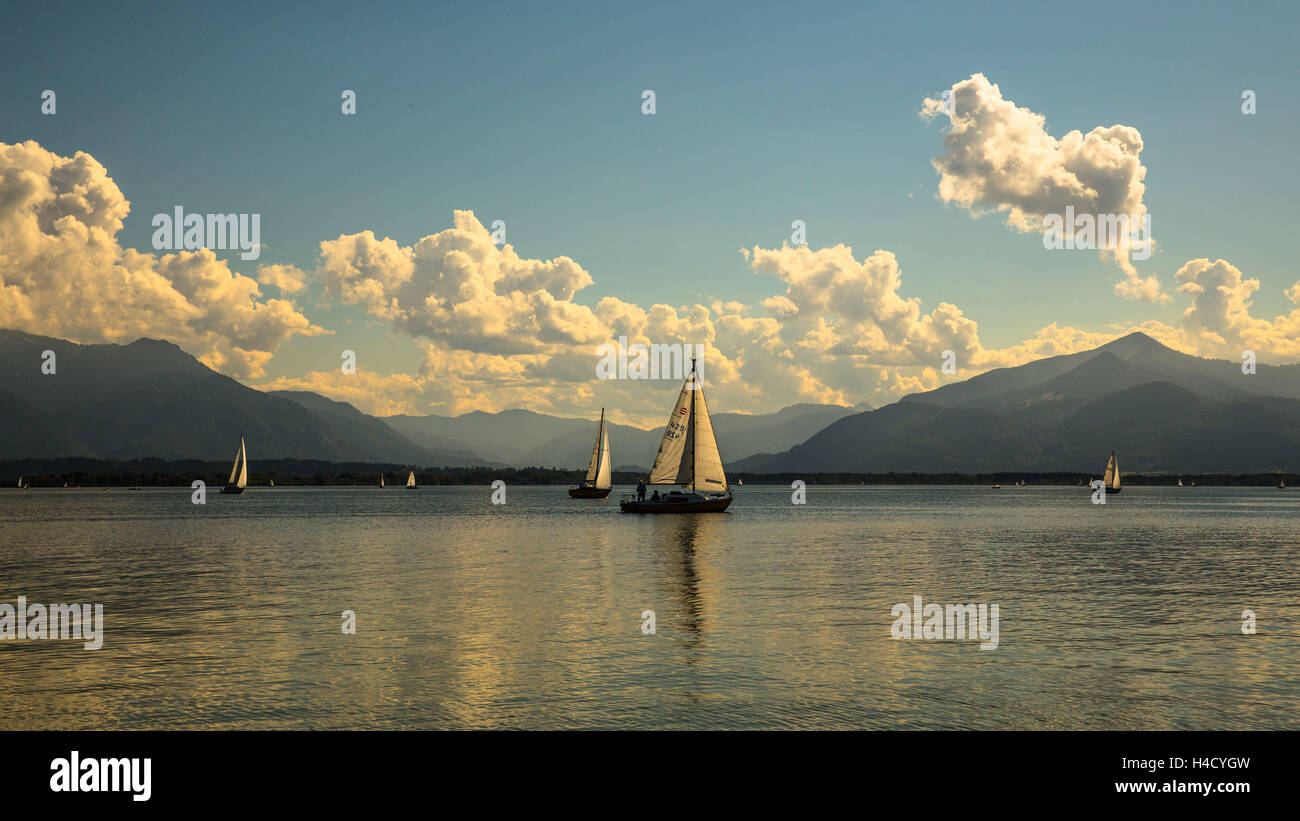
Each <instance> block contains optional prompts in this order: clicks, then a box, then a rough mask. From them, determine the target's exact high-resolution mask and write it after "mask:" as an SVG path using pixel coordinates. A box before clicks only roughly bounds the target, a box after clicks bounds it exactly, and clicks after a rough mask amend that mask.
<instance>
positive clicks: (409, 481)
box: [406, 471, 415, 490]
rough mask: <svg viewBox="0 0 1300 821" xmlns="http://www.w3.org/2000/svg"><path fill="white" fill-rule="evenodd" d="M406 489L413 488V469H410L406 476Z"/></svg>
mask: <svg viewBox="0 0 1300 821" xmlns="http://www.w3.org/2000/svg"><path fill="white" fill-rule="evenodd" d="M406 489H407V490H415V471H411V475H410V476H407V477H406Z"/></svg>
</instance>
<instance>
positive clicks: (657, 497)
mask: <svg viewBox="0 0 1300 821" xmlns="http://www.w3.org/2000/svg"><path fill="white" fill-rule="evenodd" d="M650 498H651V499H654V500H655V501H656V502H657V501H659V491H657V490H656V491H655V493H654V495H653V496H651V497H650Z"/></svg>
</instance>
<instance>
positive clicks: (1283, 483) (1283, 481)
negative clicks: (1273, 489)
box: [1277, 479, 1286, 490]
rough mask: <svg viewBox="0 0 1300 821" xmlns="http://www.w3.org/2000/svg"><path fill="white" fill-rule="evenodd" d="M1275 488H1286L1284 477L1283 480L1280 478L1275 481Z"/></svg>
mask: <svg viewBox="0 0 1300 821" xmlns="http://www.w3.org/2000/svg"><path fill="white" fill-rule="evenodd" d="M1277 489H1278V490H1286V479H1283V480H1281V481H1280V482H1278V483H1277Z"/></svg>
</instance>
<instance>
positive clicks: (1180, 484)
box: [1178, 476, 1183, 487]
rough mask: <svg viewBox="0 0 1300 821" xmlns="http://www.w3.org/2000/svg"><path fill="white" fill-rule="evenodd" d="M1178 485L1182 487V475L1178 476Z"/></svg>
mask: <svg viewBox="0 0 1300 821" xmlns="http://www.w3.org/2000/svg"><path fill="white" fill-rule="evenodd" d="M1178 486H1179V487H1182V486H1183V477H1181V476H1179V477H1178Z"/></svg>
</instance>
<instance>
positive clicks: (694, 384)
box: [691, 356, 700, 490]
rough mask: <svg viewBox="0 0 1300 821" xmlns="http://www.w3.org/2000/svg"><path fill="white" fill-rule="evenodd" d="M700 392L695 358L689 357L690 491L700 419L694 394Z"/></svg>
mask: <svg viewBox="0 0 1300 821" xmlns="http://www.w3.org/2000/svg"><path fill="white" fill-rule="evenodd" d="M699 392H700V384H699V382H698V381H696V378H695V357H694V356H692V357H691V490H695V489H696V488H695V473H696V468H697V467H698V462H699V459H697V458H696V456H697V454H699V452H700V449H699V441H700V435H699V431H700V418H699V417H698V416H696V415H695V394H697V393H699Z"/></svg>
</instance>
